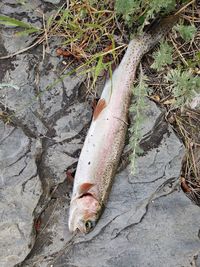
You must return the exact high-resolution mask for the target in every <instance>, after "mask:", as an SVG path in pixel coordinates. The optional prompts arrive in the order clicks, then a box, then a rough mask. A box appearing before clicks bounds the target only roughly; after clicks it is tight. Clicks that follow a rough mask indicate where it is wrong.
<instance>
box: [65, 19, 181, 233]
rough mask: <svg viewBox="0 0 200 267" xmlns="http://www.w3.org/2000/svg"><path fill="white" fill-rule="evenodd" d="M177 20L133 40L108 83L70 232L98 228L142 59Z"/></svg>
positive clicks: (84, 154)
mask: <svg viewBox="0 0 200 267" xmlns="http://www.w3.org/2000/svg"><path fill="white" fill-rule="evenodd" d="M177 19H178V18H177V16H170V17H167V18H164V19H162V20H161V21H160V22H159V23H157V24H156V26H155V23H154V25H152V27H150V29H149V31H148V32H146V33H144V34H143V35H142V36H139V37H135V38H134V39H132V40H131V41H130V43H129V45H128V48H127V50H126V53H125V55H124V57H123V58H122V61H121V62H120V64H119V66H118V67H117V68H116V70H115V71H114V73H113V75H112V80H111V79H110V80H108V81H107V82H106V83H105V86H104V89H103V92H102V95H101V98H100V99H99V101H98V103H97V106H96V108H95V110H94V114H93V118H92V122H91V125H90V128H89V131H88V133H87V136H86V139H85V142H84V145H83V148H82V151H81V154H80V157H79V161H78V166H77V170H76V174H75V178H74V186H73V193H72V197H71V202H70V211H69V223H68V224H69V230H70V232H74V231H76V230H79V231H80V232H82V233H88V232H90V231H91V230H92V229H93V228H94V227H95V225H96V223H97V221H98V219H99V217H100V215H101V213H102V209H103V207H104V206H105V203H106V201H107V198H108V195H109V192H110V188H111V185H112V181H113V177H114V176H115V173H116V170H117V166H118V164H119V160H120V157H121V154H122V150H123V148H124V143H125V136H126V132H127V127H128V123H127V121H128V112H129V105H130V100H131V94H132V93H131V87H132V85H133V81H134V79H135V74H136V70H137V66H138V64H139V63H140V61H141V58H142V56H143V55H144V54H145V53H147V52H148V51H149V50H150V49H151V48H152V47H153V46H154V45H155V44H156V43H157V42H158V41H159V40H160V39H161V38H162V37H163V36H164V35H165V34H166V33H167V32H168V31H169V30H170V29H171V27H172V26H173V25H174V23H175V22H176V21H177Z"/></svg>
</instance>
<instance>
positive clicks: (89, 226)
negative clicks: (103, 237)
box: [85, 220, 93, 232]
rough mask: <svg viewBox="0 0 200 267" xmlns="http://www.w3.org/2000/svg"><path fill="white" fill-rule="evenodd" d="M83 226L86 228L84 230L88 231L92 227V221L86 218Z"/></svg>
mask: <svg viewBox="0 0 200 267" xmlns="http://www.w3.org/2000/svg"><path fill="white" fill-rule="evenodd" d="M85 228H86V231H87V232H88V231H90V230H91V229H92V228H93V223H92V221H90V220H88V221H86V222H85Z"/></svg>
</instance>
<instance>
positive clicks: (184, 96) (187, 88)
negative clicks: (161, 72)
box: [165, 69, 200, 107]
mask: <svg viewBox="0 0 200 267" xmlns="http://www.w3.org/2000/svg"><path fill="white" fill-rule="evenodd" d="M165 79H166V81H167V82H169V84H170V87H171V91H172V94H173V96H174V97H175V99H176V103H175V106H176V107H180V106H184V105H186V104H188V103H189V102H190V101H191V100H192V99H193V97H194V96H195V94H196V93H198V92H199V91H200V77H198V76H193V75H192V73H190V72H189V71H182V70H181V69H175V70H171V71H170V72H169V73H168V74H167V75H166V76H165Z"/></svg>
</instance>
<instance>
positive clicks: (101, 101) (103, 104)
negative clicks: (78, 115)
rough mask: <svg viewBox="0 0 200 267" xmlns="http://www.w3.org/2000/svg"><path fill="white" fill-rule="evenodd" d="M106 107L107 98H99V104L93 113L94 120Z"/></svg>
mask: <svg viewBox="0 0 200 267" xmlns="http://www.w3.org/2000/svg"><path fill="white" fill-rule="evenodd" d="M105 107H106V101H105V99H103V98H102V99H99V101H98V103H97V106H96V108H95V110H94V114H93V120H96V119H97V118H98V116H99V114H100V113H101V111H102V110H103V109H104V108H105Z"/></svg>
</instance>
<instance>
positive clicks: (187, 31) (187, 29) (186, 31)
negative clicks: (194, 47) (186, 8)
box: [174, 24, 197, 42]
mask: <svg viewBox="0 0 200 267" xmlns="http://www.w3.org/2000/svg"><path fill="white" fill-rule="evenodd" d="M174 29H175V30H176V31H177V32H179V34H180V36H181V37H182V38H183V40H184V41H186V42H189V41H191V40H192V39H193V38H194V37H195V35H196V33H197V29H196V27H195V25H189V26H188V25H180V24H178V25H176V26H174Z"/></svg>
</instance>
